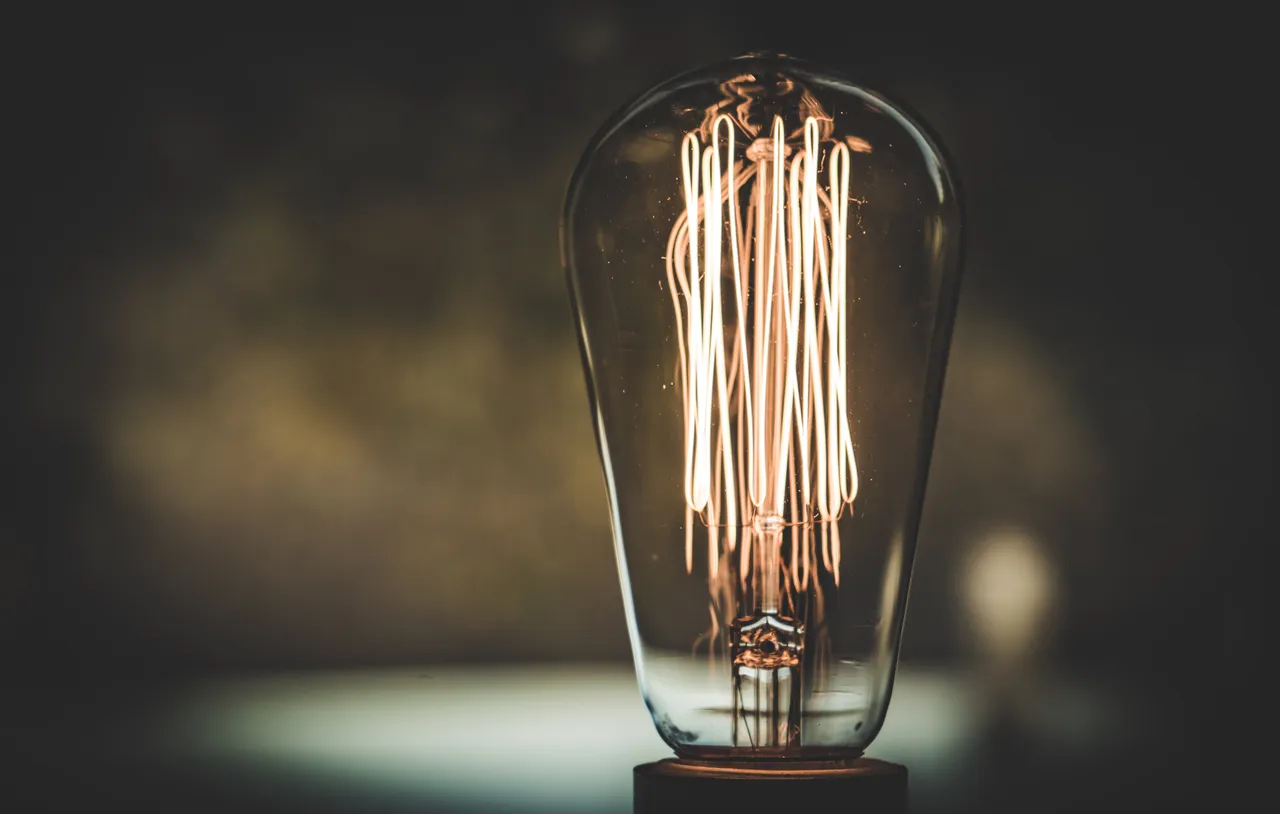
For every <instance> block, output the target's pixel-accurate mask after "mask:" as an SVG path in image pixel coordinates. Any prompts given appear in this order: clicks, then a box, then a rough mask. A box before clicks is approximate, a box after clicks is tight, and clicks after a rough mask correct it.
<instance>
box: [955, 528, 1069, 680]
mask: <svg viewBox="0 0 1280 814" xmlns="http://www.w3.org/2000/svg"><path fill="white" fill-rule="evenodd" d="M963 579H964V583H963V592H964V602H965V608H966V609H967V611H968V614H969V616H970V619H971V621H972V623H973V627H974V631H975V633H976V634H977V637H978V640H979V645H980V646H981V647H982V649H983V650H984V651H985V652H986V653H987V654H988V655H989V656H992V657H994V658H996V659H1000V660H1008V659H1017V658H1020V657H1022V656H1024V655H1026V654H1027V653H1028V652H1029V651H1030V650H1031V648H1032V646H1033V644H1034V642H1035V640H1036V637H1037V634H1038V633H1039V632H1040V630H1041V628H1042V626H1043V624H1044V621H1045V618H1046V615H1047V611H1048V610H1049V609H1050V607H1051V605H1052V603H1053V594H1054V584H1053V583H1054V579H1053V573H1052V570H1051V567H1050V564H1049V562H1048V561H1047V559H1046V558H1045V556H1044V553H1043V550H1042V548H1041V546H1040V545H1039V544H1038V543H1037V542H1036V541H1035V540H1034V539H1033V538H1032V537H1031V536H1030V535H1028V534H1026V533H1025V532H1022V531H1018V530H1013V529H1006V530H1000V531H996V532H993V533H991V534H989V535H987V536H986V537H984V538H983V539H982V540H981V541H980V542H979V543H978V544H977V545H976V546H975V547H974V549H973V550H972V551H971V552H970V554H969V558H968V562H967V563H966V564H965V568H964V572H963Z"/></svg>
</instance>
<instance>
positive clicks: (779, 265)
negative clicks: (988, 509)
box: [666, 102, 865, 629]
mask: <svg viewBox="0 0 1280 814" xmlns="http://www.w3.org/2000/svg"><path fill="white" fill-rule="evenodd" d="M806 110H807V111H811V112H812V114H813V115H807V116H806V118H805V120H804V123H803V127H802V128H801V130H799V131H796V132H795V134H794V135H799V134H800V133H801V132H802V133H803V147H801V148H799V149H794V150H793V148H792V147H791V146H789V145H788V144H787V140H788V136H787V131H786V127H785V124H784V122H783V120H782V118H781V117H777V116H775V117H774V119H773V122H772V127H771V134H770V136H769V137H761V138H756V139H754V140H753V141H752V142H751V143H750V144H749V145H748V146H747V147H746V149H745V150H744V151H742V153H741V155H740V154H739V150H738V144H737V139H736V137H737V133H738V131H739V129H742V130H743V131H745V132H748V133H750V132H753V130H752V128H750V127H746V126H744V125H743V124H742V123H741V122H739V121H738V120H737V119H736V118H734V117H730V116H728V115H718V116H716V117H715V118H714V120H713V121H712V123H711V126H710V127H709V128H707V127H705V126H704V127H703V128H702V129H701V130H700V131H699V132H694V133H690V134H688V135H687V136H685V138H684V141H683V142H682V144H681V150H680V155H681V169H682V181H683V192H684V202H685V211H684V212H683V213H682V214H681V215H680V216H679V218H678V219H677V220H676V223H675V226H674V227H673V228H672V231H671V236H670V239H669V242H668V246H667V255H666V260H667V279H668V282H669V284H670V290H671V297H672V304H673V306H674V316H675V327H676V336H677V342H678V346H679V355H680V370H679V382H678V384H679V387H678V393H679V394H680V398H681V399H682V402H683V404H682V406H683V416H684V421H685V431H684V460H685V467H684V470H685V477H684V496H685V502H686V522H685V567H686V569H687V570H688V571H689V572H691V573H692V570H693V561H694V549H695V545H694V525H695V524H694V523H693V515H694V514H695V513H696V514H698V515H699V516H700V517H701V519H702V521H703V522H702V525H703V526H704V527H705V528H706V530H707V531H706V533H707V563H708V572H709V576H710V578H711V580H712V581H713V586H714V583H715V581H716V580H717V579H718V578H719V577H720V569H721V568H722V567H723V566H727V565H728V564H729V563H731V560H730V558H729V557H728V553H730V552H736V553H737V560H738V563H737V564H738V568H737V577H738V580H739V581H740V583H741V584H742V585H743V586H744V587H745V586H746V585H747V581H748V579H749V578H750V579H751V580H752V585H753V591H754V596H755V598H756V603H757V604H758V605H759V606H760V609H762V610H765V611H769V612H772V611H776V610H777V609H778V605H779V604H780V601H781V598H780V597H779V596H778V592H779V589H781V588H783V587H784V586H785V587H786V588H793V589H795V590H807V589H808V586H809V584H810V582H811V579H812V574H811V571H812V569H814V568H816V567H818V564H819V563H821V567H822V568H824V569H826V570H827V571H828V572H830V573H831V575H832V578H833V579H834V580H835V582H836V584H837V585H838V584H839V568H840V536H839V532H838V530H837V525H836V523H835V521H836V520H838V519H839V517H840V515H841V514H842V513H843V511H844V509H845V507H846V506H847V505H849V504H851V503H852V502H853V500H854V498H855V497H856V496H857V493H858V474H857V465H856V461H855V457H854V449H853V436H852V431H851V428H850V423H849V409H848V403H847V398H848V396H847V394H848V390H849V367H848V347H849V335H848V334H849V332H848V320H849V298H848V291H849V285H848V256H847V251H846V240H845V239H844V238H845V236H846V235H847V234H848V208H849V200H850V194H849V182H850V145H849V144H848V143H846V142H844V141H841V142H837V143H834V144H832V145H831V147H830V149H829V150H828V151H827V152H826V154H825V156H824V155H823V153H822V151H821V147H822V145H823V143H824V142H827V143H830V142H829V141H828V139H829V134H830V130H831V120H830V118H828V117H826V116H825V115H823V114H822V113H821V110H820V109H818V108H817V107H816V102H815V104H814V105H811V106H810V107H808V108H807V109H806ZM738 118H741V117H738ZM703 138H706V139H707V141H708V142H709V143H708V144H704V143H703ZM863 144H865V142H864V143H863ZM854 149H857V148H856V147H855V148H854ZM820 166H825V168H826V172H825V173H820V172H819V167H820ZM822 175H826V176H827V177H826V178H825V179H823V178H822ZM823 180H825V181H826V184H825V185H824V184H823V183H822V182H823ZM691 225H692V226H691ZM784 530H785V531H788V532H789V536H790V542H791V545H790V548H789V552H787V556H785V557H783V556H781V551H780V549H781V547H782V544H783V543H782V539H783V532H784ZM815 531H816V532H817V533H815ZM722 560H724V563H723V564H722V562H721V561H722ZM713 590H714V587H713ZM730 590H731V589H730ZM715 617H716V613H715V611H714V610H713V612H712V623H713V629H715V628H716V627H717V622H716V618H715ZM722 622H723V618H722Z"/></svg>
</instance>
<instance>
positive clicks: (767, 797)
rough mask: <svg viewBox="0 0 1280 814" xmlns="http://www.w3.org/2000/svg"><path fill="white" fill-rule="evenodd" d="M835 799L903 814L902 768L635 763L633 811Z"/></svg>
mask: <svg viewBox="0 0 1280 814" xmlns="http://www.w3.org/2000/svg"><path fill="white" fill-rule="evenodd" d="M836 801H838V803H839V805H840V808H841V810H844V811H857V812H859V814H905V812H906V810H907V767H906V766H899V765H898V764H896V763H886V762H885V761H883V760H874V759H871V758H859V759H857V760H848V761H841V762H837V763H828V764H822V763H811V762H805V763H800V764H792V765H788V764H787V763H786V762H785V761H779V762H778V763H776V764H762V763H751V764H734V763H725V764H719V765H717V764H709V763H703V762H697V761H685V760H679V759H671V760H660V761H658V762H657V763H644V764H641V765H639V766H637V767H636V768H635V808H634V811H635V814H651V813H656V812H661V814H672V812H679V811H697V812H708V811H735V810H740V811H770V810H776V811H806V810H809V811H820V810H822V809H823V808H824V807H825V806H826V805H829V804H830V803H832V802H836Z"/></svg>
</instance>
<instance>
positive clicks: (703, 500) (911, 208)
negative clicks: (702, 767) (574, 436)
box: [561, 54, 960, 760]
mask: <svg viewBox="0 0 1280 814" xmlns="http://www.w3.org/2000/svg"><path fill="white" fill-rule="evenodd" d="M561 239H562V250H563V257H564V263H565V267H566V272H567V275H568V281H569V288H570V292H571V295H572V300H573V304H574V313H575V317H576V321H577V326H578V330H579V339H580V341H581V348H582V357H583V362H584V365H585V368H586V374H587V382H588V390H589V394H590V400H591V407H592V409H593V411H594V416H593V417H594V422H595V429H596V437H597V441H598V445H599V451H600V457H601V460H602V463H603V466H604V474H605V481H606V485H607V492H608V499H609V507H610V510H611V514H612V523H613V536H614V541H615V545H616V550H617V558H618V571H619V574H620V576H621V580H622V592H623V596H624V599H625V603H626V612H627V613H626V616H627V624H628V628H629V631H630V636H631V645H632V651H633V654H634V657H635V664H636V671H637V675H638V678H639V682H640V688H641V691H642V693H643V695H644V699H645V702H646V703H647V705H648V707H649V709H650V711H651V713H652V714H653V718H654V722H655V724H656V725H657V727H658V731H659V732H660V733H661V735H662V737H663V739H664V740H666V742H667V743H668V744H670V746H671V747H672V748H673V749H674V750H675V751H676V753H677V754H678V755H680V756H681V757H685V758H695V759H748V760H760V759H769V758H802V759H838V758H850V757H855V756H857V755H859V754H861V753H862V750H863V749H864V748H865V747H866V746H867V744H868V743H870V741H871V739H872V738H873V737H875V734H876V732H877V731H878V730H879V728H880V725H881V723H882V722H883V720H884V716H885V711H886V708H887V705H888V701H889V694H890V691H891V688H892V684H893V676H894V669H895V665H896V662H897V653H898V641H899V637H900V634H901V630H902V620H903V613H904V610H905V605H906V596H907V585H908V581H909V576H910V570H911V562H912V557H913V553H914V549H915V540H916V529H917V526H918V522H919V517H920V508H921V503H922V499H923V494H924V485H925V476H926V471H927V468H928V461H929V454H930V449H931V446H932V439H933V431H934V426H935V423H936V416H937V410H938V401H939V395H940V391H941V385H942V374H943V368H944V366H945V361H946V351H947V344H948V341H949V336H950V330H951V321H952V315H953V312H954V309H955V300H956V290H957V282H958V273H959V262H958V260H959V248H960V242H959V241H960V207H959V203H958V201H957V198H956V188H955V185H954V182H953V180H952V178H951V175H950V172H949V171H948V169H947V167H946V164H945V163H944V161H943V158H942V156H941V155H940V152H939V150H938V148H937V146H936V144H935V142H934V141H933V140H931V138H930V137H929V136H928V135H926V133H925V132H924V130H923V129H922V127H921V126H920V125H919V124H918V123H916V122H915V121H914V120H913V119H912V118H911V117H909V116H908V115H907V114H906V113H905V112H904V111H903V110H902V109H901V108H900V107H898V106H897V105H895V104H893V103H891V102H889V101H886V100H885V99H884V98H883V97H881V96H879V95H878V94H875V93H872V92H870V91H867V90H864V89H863V88H860V87H858V86H856V85H854V84H851V83H850V82H848V81H846V80H845V79H843V78H840V77H838V76H836V75H834V74H831V73H828V72H826V71H824V70H821V69H818V68H816V67H814V66H812V65H809V64H807V63H804V62H800V61H797V60H794V59H791V58H789V57H785V56H777V55H766V54H749V55H747V56H744V57H740V58H737V59H734V60H730V61H728V62H725V63H722V64H719V65H715V66H712V67H709V68H706V69H702V70H698V71H694V72H692V73H688V74H685V75H682V76H679V77H677V78H675V79H672V80H670V81H668V82H666V83H664V84H662V85H659V86H658V87H656V88H654V89H652V90H650V91H648V92H647V93H645V94H643V95H642V96H640V97H639V98H638V99H637V100H635V101H634V102H632V103H631V104H630V105H628V106H627V107H625V108H623V109H622V110H621V111H620V112H619V113H618V114H617V115H615V116H614V117H613V118H612V119H611V120H610V121H609V122H608V123H607V124H606V125H605V126H604V127H603V128H602V129H601V130H600V132H599V133H598V134H597V135H596V137H595V139H594V140H593V141H592V142H591V144H590V146H589V147H588V148H587V150H586V153H585V155H584V156H583V158H582V161H581V163H580V164H579V166H578V168H577V171H576V172H575V174H574V176H573V178H572V181H571V182H570V185H569V191H568V194H567V197H566V201H565V210H564V218H563V221H562V231H561Z"/></svg>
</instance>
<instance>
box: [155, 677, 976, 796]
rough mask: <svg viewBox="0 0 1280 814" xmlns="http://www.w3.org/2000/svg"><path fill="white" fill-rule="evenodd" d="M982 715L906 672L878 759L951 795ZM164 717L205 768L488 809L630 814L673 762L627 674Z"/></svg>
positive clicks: (249, 699)
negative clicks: (635, 793) (644, 774)
mask: <svg viewBox="0 0 1280 814" xmlns="http://www.w3.org/2000/svg"><path fill="white" fill-rule="evenodd" d="M980 714H981V708H980V705H979V704H978V703H977V702H976V700H975V698H974V697H973V693H972V692H971V691H970V690H969V689H967V685H966V684H965V683H964V682H961V681H958V680H956V679H955V678H954V677H948V676H943V675H931V674H926V673H918V672H912V671H900V673H899V676H898V681H897V684H896V687H895V690H894V695H893V701H892V703H891V704H890V711H889V715H888V719H887V721H886V723H885V726H884V729H883V730H882V731H881V733H880V735H879V737H878V738H877V739H876V741H875V743H874V744H873V745H872V747H871V749H870V750H869V754H870V755H871V756H873V757H879V758H881V759H885V760H891V761H895V762H900V763H904V764H906V765H907V766H908V767H909V768H910V770H911V772H912V795H913V799H914V800H916V801H917V802H918V803H920V802H927V801H928V798H934V797H945V796H947V795H948V794H950V793H953V792H955V791H957V790H958V789H957V788H956V787H955V784H956V783H958V782H963V779H964V777H965V776H966V774H967V772H966V771H965V769H966V754H967V753H968V751H969V750H967V749H966V744H967V743H970V742H972V741H973V740H974V738H975V737H976V731H975V730H976V727H977V726H978V725H979V721H980ZM158 720H159V721H160V723H159V725H158V728H156V729H154V730H153V731H152V732H151V735H152V737H153V738H156V739H159V740H158V742H157V741H156V740H152V739H148V740H149V741H150V743H151V744H152V745H153V746H158V747H161V748H163V749H164V750H165V751H166V752H167V753H168V754H170V755H180V756H185V757H190V758H195V759H198V760H200V761H201V762H202V763H203V764H206V765H209V764H216V765H221V766H224V767H226V768H229V769H234V770H244V771H248V772H265V773H269V774H271V775H273V776H287V777H292V778H294V779H296V780H298V781H300V782H302V783H304V784H305V785H306V786H307V787H308V788H310V789H311V790H312V791H315V792H320V790H321V789H325V788H329V789H332V790H334V791H335V792H337V793H344V794H348V795H350V794H359V793H360V790H361V789H365V790H370V791H373V790H376V792H377V795H378V797H379V798H382V799H385V798H386V797H387V796H388V795H389V796H391V797H392V798H395V799H400V800H403V801H404V802H410V801H417V802H420V803H428V804H437V805H454V806H463V807H476V808H481V809H485V810H514V809H520V810H527V809H548V810H552V809H553V810H560V811H588V810H589V811H594V812H602V811H629V810H630V806H631V770H632V767H633V766H635V765H636V764H638V763H643V762H647V761H651V760H657V759H661V758H663V757H669V756H670V755H671V752H670V749H668V747H667V746H666V745H665V744H664V743H663V742H662V741H661V740H660V739H659V737H658V735H657V733H656V731H655V729H654V726H653V724H652V722H651V720H650V717H649V714H648V712H647V710H646V709H645V707H644V704H643V701H642V700H641V697H640V693H639V691H638V689H637V686H636V682H635V677H634V674H633V673H632V671H631V670H630V669H629V668H627V667H625V666H622V665H618V666H547V667H503V668H496V667H495V668H479V669H477V668H467V669H459V668H450V669H437V668H425V669H416V670H397V671H378V672H370V671H359V672H349V673H299V674H285V675H277V676H271V677H261V678H249V679H243V680H239V681H225V680H223V681H220V682H218V683H216V684H210V685H208V686H207V687H205V688H202V689H197V690H195V691H194V692H193V693H192V694H190V695H189V696H188V697H187V698H185V699H184V700H182V701H181V702H179V704H178V707H177V708H176V709H171V710H168V711H167V712H166V713H165V714H164V715H162V716H160V717H159V718H158ZM922 795H923V799H922Z"/></svg>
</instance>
